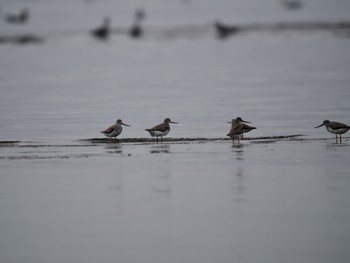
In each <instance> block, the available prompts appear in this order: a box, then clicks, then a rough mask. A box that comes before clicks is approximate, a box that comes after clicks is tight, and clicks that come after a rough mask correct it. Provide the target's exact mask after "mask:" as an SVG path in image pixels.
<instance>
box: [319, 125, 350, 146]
mask: <svg viewBox="0 0 350 263" xmlns="http://www.w3.org/2000/svg"><path fill="white" fill-rule="evenodd" d="M321 126H326V129H327V131H328V132H330V133H333V134H335V141H336V142H338V135H339V142H340V143H341V141H342V138H341V135H342V134H344V133H346V132H347V131H348V130H350V126H348V125H346V124H344V123H340V122H336V121H329V120H324V121H323V123H322V124H321V125H319V126H316V127H315V128H319V127H321Z"/></svg>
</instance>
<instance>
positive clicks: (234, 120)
mask: <svg viewBox="0 0 350 263" xmlns="http://www.w3.org/2000/svg"><path fill="white" fill-rule="evenodd" d="M237 119H238V121H240V122H241V124H242V127H243V133H247V132H250V131H251V130H254V129H256V127H252V126H249V125H248V124H246V123H250V122H249V121H244V120H242V118H241V117H238V118H236V119H232V121H231V122H227V123H231V128H233V127H234V125H235V124H236V123H237ZM242 138H243V134H242V136H241V139H242Z"/></svg>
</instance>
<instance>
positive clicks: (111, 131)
mask: <svg viewBox="0 0 350 263" xmlns="http://www.w3.org/2000/svg"><path fill="white" fill-rule="evenodd" d="M122 125H124V126H129V127H130V125H128V124H125V123H123V121H122V120H121V119H118V120H117V121H116V123H115V124H114V125H112V126H110V127H108V128H107V129H105V130H103V131H101V133H103V134H104V135H105V136H106V137H109V140H110V142H111V141H112V137H114V138H115V139H117V136H118V135H119V134H121V133H122V130H123V127H122Z"/></svg>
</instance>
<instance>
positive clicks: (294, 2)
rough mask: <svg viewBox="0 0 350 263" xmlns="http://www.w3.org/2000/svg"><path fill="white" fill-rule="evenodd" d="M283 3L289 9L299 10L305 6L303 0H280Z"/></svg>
mask: <svg viewBox="0 0 350 263" xmlns="http://www.w3.org/2000/svg"><path fill="white" fill-rule="evenodd" d="M279 1H280V2H281V4H282V5H283V6H284V7H285V8H286V9H288V10H299V9H301V8H302V7H303V2H302V1H301V0H279Z"/></svg>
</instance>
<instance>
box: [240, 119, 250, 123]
mask: <svg viewBox="0 0 350 263" xmlns="http://www.w3.org/2000/svg"><path fill="white" fill-rule="evenodd" d="M241 122H245V123H251V122H250V121H245V120H241Z"/></svg>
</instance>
